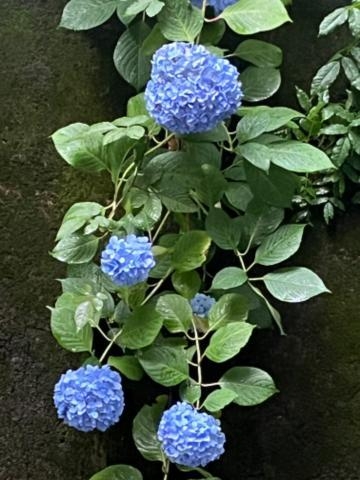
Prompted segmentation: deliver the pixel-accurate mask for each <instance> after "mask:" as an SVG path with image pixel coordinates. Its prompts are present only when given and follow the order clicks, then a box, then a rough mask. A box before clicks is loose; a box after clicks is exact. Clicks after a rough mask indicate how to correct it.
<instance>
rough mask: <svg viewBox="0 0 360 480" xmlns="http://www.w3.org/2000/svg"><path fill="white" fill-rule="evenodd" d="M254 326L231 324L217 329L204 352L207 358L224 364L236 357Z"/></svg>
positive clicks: (243, 323) (241, 323)
mask: <svg viewBox="0 0 360 480" xmlns="http://www.w3.org/2000/svg"><path fill="white" fill-rule="evenodd" d="M254 328H255V325H250V324H249V323H246V322H232V323H228V324H227V325H225V326H224V327H221V328H219V330H217V331H216V332H215V333H214V334H213V336H212V337H211V339H210V343H209V345H208V347H207V348H206V350H205V355H206V357H207V358H209V359H210V360H212V361H213V362H216V363H221V362H226V361H227V360H230V358H232V357H234V356H235V355H237V354H238V353H239V352H240V350H241V349H242V348H243V347H244V346H245V345H246V344H247V343H248V341H249V339H250V337H251V334H252V331H253V330H254Z"/></svg>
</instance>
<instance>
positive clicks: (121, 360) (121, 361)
mask: <svg viewBox="0 0 360 480" xmlns="http://www.w3.org/2000/svg"><path fill="white" fill-rule="evenodd" d="M107 363H108V365H111V366H112V367H114V368H116V369H117V370H119V372H121V373H122V374H123V375H125V377H127V378H129V379H130V380H136V381H138V380H141V379H142V377H143V375H144V371H143V369H142V368H141V365H140V363H139V360H138V359H137V358H136V357H133V356H132V355H122V356H121V357H109V358H108V361H107Z"/></svg>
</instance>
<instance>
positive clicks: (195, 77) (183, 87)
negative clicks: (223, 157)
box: [145, 42, 243, 134]
mask: <svg viewBox="0 0 360 480" xmlns="http://www.w3.org/2000/svg"><path fill="white" fill-rule="evenodd" d="M238 76H239V74H238V71H237V69H236V68H235V67H234V66H233V65H231V63H230V62H229V61H228V60H226V59H223V58H219V57H217V56H216V55H213V54H212V53H210V52H209V51H208V50H207V49H206V48H205V47H204V46H202V45H193V44H190V43H184V42H174V43H170V44H167V45H164V46H162V47H161V48H160V49H159V50H157V52H156V53H155V55H154V57H153V60H152V71H151V79H150V81H149V82H148V84H147V86H146V90H145V100H146V108H147V110H148V112H149V114H150V115H151V116H152V117H153V118H154V119H155V120H156V122H157V123H158V124H159V125H162V126H163V127H166V128H167V129H168V130H170V131H171V132H174V133H178V134H190V133H199V132H206V131H209V130H212V129H213V128H214V127H216V125H218V124H219V123H220V122H221V121H222V120H225V119H227V118H229V117H230V116H231V115H232V114H233V113H235V112H236V110H237V108H238V107H239V106H240V103H241V99H242V97H243V93H242V90H241V83H240V82H239V80H238Z"/></svg>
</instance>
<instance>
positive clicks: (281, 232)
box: [255, 225, 306, 265]
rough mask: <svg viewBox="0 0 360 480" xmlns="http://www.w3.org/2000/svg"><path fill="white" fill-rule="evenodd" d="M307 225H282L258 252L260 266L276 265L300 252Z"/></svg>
mask: <svg viewBox="0 0 360 480" xmlns="http://www.w3.org/2000/svg"><path fill="white" fill-rule="evenodd" d="M305 226H306V225H282V226H281V227H280V228H279V229H278V230H276V232H274V233H273V234H271V235H269V236H268V237H267V238H265V240H264V241H263V243H262V244H261V245H260V247H259V248H258V249H257V251H256V255H255V261H256V263H259V264H260V265H276V264H277V263H280V262H283V261H284V260H286V259H287V258H289V257H291V256H292V255H294V253H295V252H297V251H298V249H299V247H300V244H301V240H302V236H303V233H304V228H305Z"/></svg>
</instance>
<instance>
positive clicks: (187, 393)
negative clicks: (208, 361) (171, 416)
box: [179, 380, 201, 403]
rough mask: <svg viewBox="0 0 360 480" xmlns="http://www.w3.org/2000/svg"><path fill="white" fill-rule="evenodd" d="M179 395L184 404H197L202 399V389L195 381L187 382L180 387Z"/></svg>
mask: <svg viewBox="0 0 360 480" xmlns="http://www.w3.org/2000/svg"><path fill="white" fill-rule="evenodd" d="M179 395H180V398H181V400H182V401H183V402H188V403H195V402H197V401H198V400H199V399H200V397H201V387H200V385H197V384H196V383H194V381H192V380H190V381H185V382H183V383H182V384H181V385H180V388H179Z"/></svg>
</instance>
